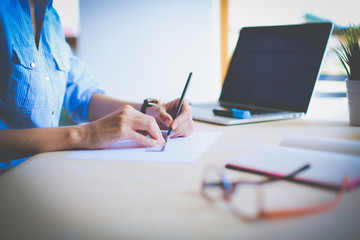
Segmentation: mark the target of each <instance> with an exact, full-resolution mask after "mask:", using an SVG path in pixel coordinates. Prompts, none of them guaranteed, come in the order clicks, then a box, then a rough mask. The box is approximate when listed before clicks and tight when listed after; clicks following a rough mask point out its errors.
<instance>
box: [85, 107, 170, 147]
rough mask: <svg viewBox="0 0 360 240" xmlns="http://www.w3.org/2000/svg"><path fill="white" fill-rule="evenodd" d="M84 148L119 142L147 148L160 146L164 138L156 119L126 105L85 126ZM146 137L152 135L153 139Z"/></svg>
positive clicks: (105, 145)
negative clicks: (128, 141)
mask: <svg viewBox="0 0 360 240" xmlns="http://www.w3.org/2000/svg"><path fill="white" fill-rule="evenodd" d="M84 128H85V133H86V140H85V142H84V146H83V147H84V148H88V149H96V148H104V147H107V146H109V145H111V144H113V143H115V142H117V141H119V140H125V139H127V140H133V141H135V142H138V143H140V144H143V145H146V146H159V145H161V144H163V143H164V141H165V140H164V138H163V136H162V134H161V131H160V128H159V126H158V124H157V123H156V120H155V118H154V117H152V116H149V115H145V114H143V113H141V112H139V111H137V110H135V109H134V108H133V107H131V106H130V105H124V106H123V107H121V108H120V109H118V110H116V111H114V112H112V113H111V114H109V115H107V116H105V117H103V118H100V119H98V120H96V121H93V122H90V123H88V124H86V125H84ZM145 135H150V137H151V138H149V137H146V136H145Z"/></svg>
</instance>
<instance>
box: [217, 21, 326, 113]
mask: <svg viewBox="0 0 360 240" xmlns="http://www.w3.org/2000/svg"><path fill="white" fill-rule="evenodd" d="M331 31H332V24H331V23H310V24H302V25H287V26H270V27H246V28H243V29H242V30H241V32H240V36H239V40H238V43H237V46H236V48H235V51H234V54H233V57H232V59H231V62H230V65H229V68H228V72H227V75H226V78H225V81H224V85H223V88H222V92H221V95H220V104H221V105H224V106H234V107H249V106H251V107H254V106H255V107H258V108H270V109H277V110H284V111H295V112H306V111H307V108H308V105H309V102H310V98H311V95H312V91H313V88H314V84H315V81H316V79H317V76H318V73H319V69H320V65H321V62H322V59H323V56H324V52H325V49H326V45H327V42H328V39H329V36H330V34H331Z"/></svg>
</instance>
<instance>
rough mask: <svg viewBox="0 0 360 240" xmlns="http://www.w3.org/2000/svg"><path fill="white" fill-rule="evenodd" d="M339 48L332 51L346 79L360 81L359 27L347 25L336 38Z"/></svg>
mask: <svg viewBox="0 0 360 240" xmlns="http://www.w3.org/2000/svg"><path fill="white" fill-rule="evenodd" d="M338 39H339V41H340V44H341V47H340V48H338V49H333V50H334V52H335V53H336V55H337V56H338V57H339V59H340V61H341V63H342V65H343V66H344V68H345V70H346V73H347V75H348V78H349V79H351V80H360V43H359V39H360V25H358V26H356V25H349V28H346V29H344V30H342V31H341V33H340V35H339V36H338Z"/></svg>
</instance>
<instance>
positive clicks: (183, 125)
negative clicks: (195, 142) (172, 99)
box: [170, 99, 194, 137]
mask: <svg viewBox="0 0 360 240" xmlns="http://www.w3.org/2000/svg"><path fill="white" fill-rule="evenodd" d="M170 126H171V128H172V129H173V131H174V132H175V134H174V135H173V137H178V136H183V137H185V136H188V135H190V134H191V133H193V132H194V123H193V120H192V107H191V106H190V104H189V101H188V100H186V99H185V100H184V103H183V106H182V108H181V112H180V114H179V116H177V118H175V120H174V121H173V122H172V123H171V125H170Z"/></svg>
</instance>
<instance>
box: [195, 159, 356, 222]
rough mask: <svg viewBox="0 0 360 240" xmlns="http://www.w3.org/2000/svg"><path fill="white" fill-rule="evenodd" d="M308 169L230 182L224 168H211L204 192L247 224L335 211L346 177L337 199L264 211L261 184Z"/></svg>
mask: <svg viewBox="0 0 360 240" xmlns="http://www.w3.org/2000/svg"><path fill="white" fill-rule="evenodd" d="M309 167H310V166H309V165H305V166H303V167H301V168H300V169H298V170H296V171H295V172H293V173H291V174H289V175H286V176H283V177H268V178H267V179H266V180H262V181H245V180H240V181H230V180H229V178H228V177H227V176H226V174H225V172H224V171H222V169H220V168H218V167H212V166H209V167H207V168H206V169H205V171H204V174H203V181H202V190H201V193H202V195H203V196H204V197H205V198H206V199H207V200H208V201H210V202H217V201H224V202H225V203H226V204H227V206H228V207H229V209H230V210H231V212H232V213H234V214H235V215H236V216H237V217H239V218H241V219H243V220H246V221H254V220H260V219H278V218H286V217H296V216H302V215H308V214H315V213H319V212H323V211H326V210H329V209H331V208H333V207H334V206H336V204H337V203H339V202H340V200H341V198H342V197H343V195H344V194H345V191H346V189H347V187H348V185H349V177H347V176H346V177H344V179H343V181H342V183H341V186H340V188H339V190H338V192H337V194H336V196H335V197H334V198H332V199H331V200H330V201H327V202H324V203H321V204H317V205H314V206H309V207H299V208H285V209H275V210H265V208H264V202H265V197H264V193H263V190H262V185H264V184H265V183H270V182H274V181H277V180H291V179H292V178H293V177H294V176H295V175H296V174H298V173H300V172H302V171H304V170H306V169H308V168H309Z"/></svg>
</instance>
